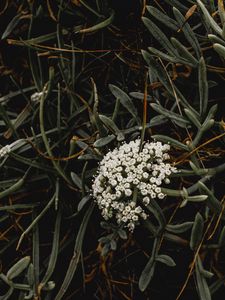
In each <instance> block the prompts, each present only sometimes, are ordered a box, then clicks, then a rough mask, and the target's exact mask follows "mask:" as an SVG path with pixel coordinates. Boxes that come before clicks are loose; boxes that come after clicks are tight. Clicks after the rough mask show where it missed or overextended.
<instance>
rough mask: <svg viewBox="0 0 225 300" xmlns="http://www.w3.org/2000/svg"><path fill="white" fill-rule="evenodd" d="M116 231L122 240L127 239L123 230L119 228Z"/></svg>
mask: <svg viewBox="0 0 225 300" xmlns="http://www.w3.org/2000/svg"><path fill="white" fill-rule="evenodd" d="M117 232H118V234H119V236H120V238H121V239H122V240H126V239H127V233H126V231H125V230H123V229H121V228H119V230H118V231H117Z"/></svg>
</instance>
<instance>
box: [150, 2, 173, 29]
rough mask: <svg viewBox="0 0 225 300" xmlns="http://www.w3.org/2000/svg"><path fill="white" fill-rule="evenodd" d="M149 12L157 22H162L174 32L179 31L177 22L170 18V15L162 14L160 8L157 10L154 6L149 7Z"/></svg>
mask: <svg viewBox="0 0 225 300" xmlns="http://www.w3.org/2000/svg"><path fill="white" fill-rule="evenodd" d="M147 10H148V12H149V13H150V14H151V15H152V16H153V17H154V18H156V19H157V20H159V21H160V22H162V23H163V24H164V25H166V26H167V27H169V28H170V29H172V30H174V31H177V30H178V29H179V26H178V25H177V22H176V21H175V20H173V19H171V18H170V17H168V15H166V14H164V13H162V12H161V11H160V10H159V9H158V8H156V7H154V6H147Z"/></svg>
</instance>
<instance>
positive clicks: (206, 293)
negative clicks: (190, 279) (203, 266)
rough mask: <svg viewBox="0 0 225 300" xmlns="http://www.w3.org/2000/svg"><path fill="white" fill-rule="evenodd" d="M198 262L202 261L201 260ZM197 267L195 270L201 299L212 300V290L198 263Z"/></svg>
mask: <svg viewBox="0 0 225 300" xmlns="http://www.w3.org/2000/svg"><path fill="white" fill-rule="evenodd" d="M198 260H200V258H199V259H198ZM195 266H196V268H195V270H196V280H197V288H198V293H199V297H200V299H201V300H211V294H210V290H209V287H208V284H207V281H206V279H205V277H204V276H203V274H202V273H201V271H200V268H199V262H198V261H197V263H196V265H195Z"/></svg>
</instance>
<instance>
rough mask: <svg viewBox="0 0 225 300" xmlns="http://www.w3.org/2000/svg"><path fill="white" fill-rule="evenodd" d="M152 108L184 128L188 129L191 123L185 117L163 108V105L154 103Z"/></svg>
mask: <svg viewBox="0 0 225 300" xmlns="http://www.w3.org/2000/svg"><path fill="white" fill-rule="evenodd" d="M151 107H152V108H153V109H154V110H155V111H157V112H158V113H160V114H162V115H164V116H165V117H167V118H168V119H170V120H172V121H173V120H175V121H177V122H178V123H179V124H180V126H182V127H186V126H187V125H188V124H190V122H189V121H188V120H187V119H185V118H184V117H183V116H181V115H178V114H176V113H174V112H171V111H170V110H167V109H165V108H163V107H162V106H161V105H158V104H156V103H152V104H151Z"/></svg>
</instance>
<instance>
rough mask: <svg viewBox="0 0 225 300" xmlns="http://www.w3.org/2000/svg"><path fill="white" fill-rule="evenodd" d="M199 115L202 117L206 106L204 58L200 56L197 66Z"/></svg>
mask: <svg viewBox="0 0 225 300" xmlns="http://www.w3.org/2000/svg"><path fill="white" fill-rule="evenodd" d="M198 80H199V98H200V99H199V103H200V115H201V117H204V116H205V114H206V111H207V107H208V89H209V88H208V81H207V71H206V65H205V60H204V58H203V57H201V58H200V61H199V68H198Z"/></svg>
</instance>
